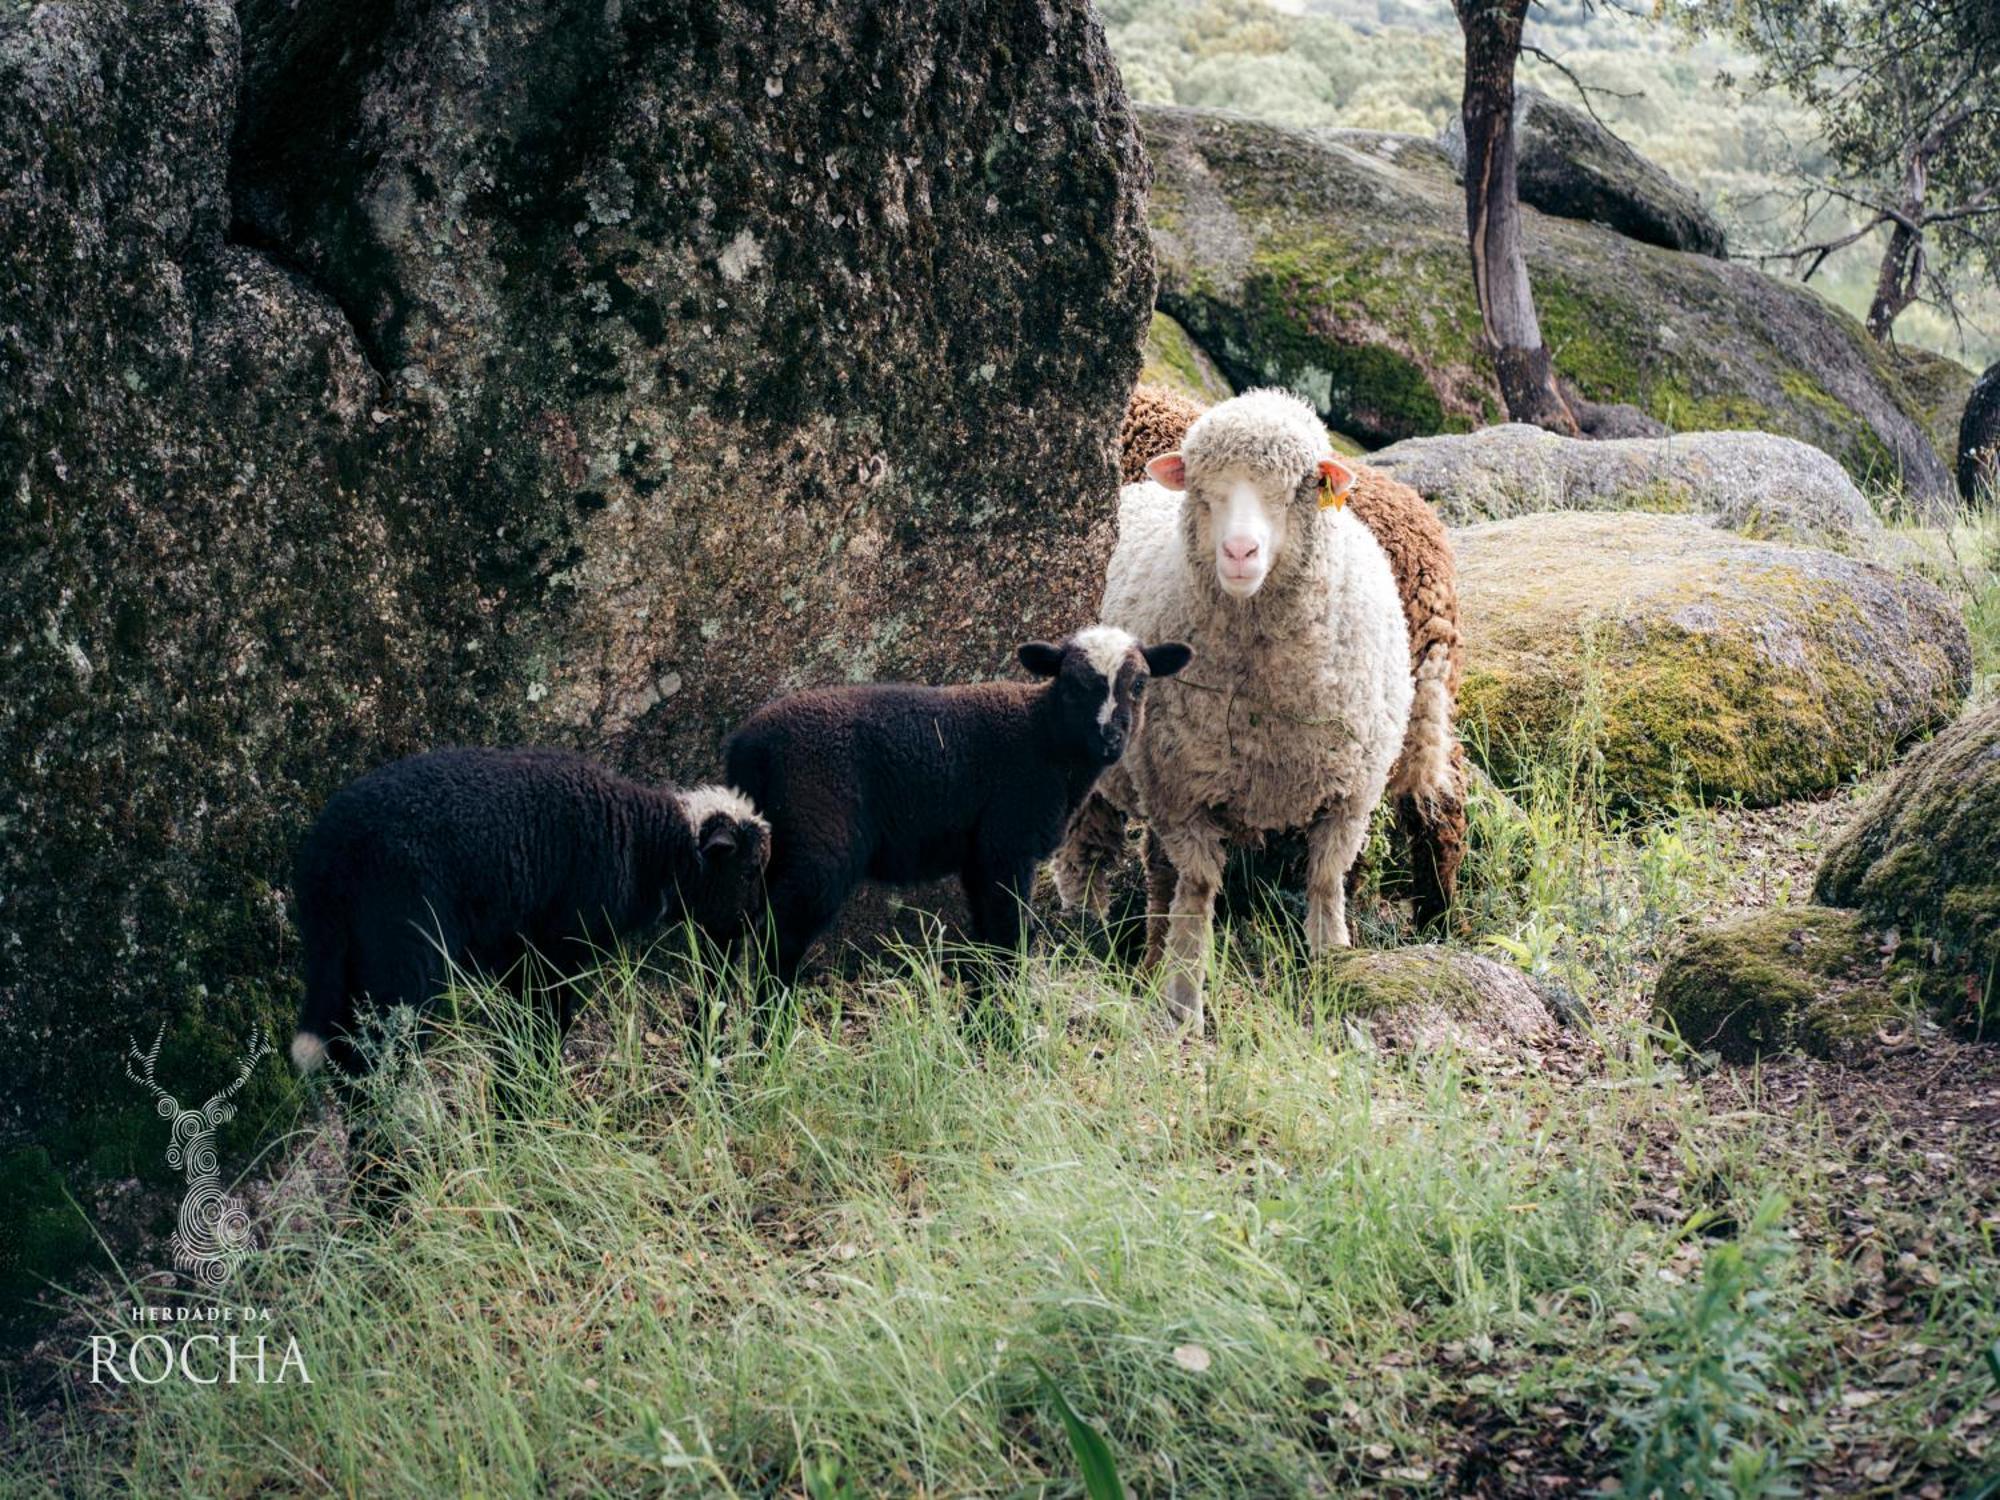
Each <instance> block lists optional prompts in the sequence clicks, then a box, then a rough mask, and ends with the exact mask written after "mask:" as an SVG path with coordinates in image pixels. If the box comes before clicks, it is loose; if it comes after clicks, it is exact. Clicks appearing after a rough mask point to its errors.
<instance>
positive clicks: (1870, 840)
mask: <svg viewBox="0 0 2000 1500" xmlns="http://www.w3.org/2000/svg"><path fill="white" fill-rule="evenodd" d="M1813 892H1814V895H1815V896H1816V897H1817V898H1818V899H1819V900H1821V901H1829V902H1836V903H1838V904H1840V905H1842V906H1854V907H1859V908H1860V909H1861V910H1863V911H1865V912H1867V913H1868V914H1869V916H1870V917H1871V918H1873V919H1874V920H1876V921H1878V922H1881V923H1885V924H1889V925H1892V926H1894V927H1895V928H1896V929H1897V930H1898V931H1899V932H1900V933H1901V934H1902V936H1903V938H1904V940H1905V941H1906V943H1908V944H1909V945H1911V946H1912V947H1913V948H1914V949H1915V950H1916V952H1917V954H1918V955H1919V956H1921V957H1923V958H1924V959H1926V960H1927V961H1928V962H1930V963H1931V964H1933V966H1934V967H1935V969H1936V970H1937V976H1936V977H1937V980H1938V983H1937V984H1935V985H1934V986H1933V988H1934V990H1935V991H1936V992H1937V993H1936V998H1937V999H1939V1000H1940V1001H1941V1002H1943V1003H1946V1004H1947V1005H1949V1006H1951V1007H1952V1008H1953V1009H1955V1010H1959V1009H1962V1010H1964V1011H1966V1012H1969V1013H1971V1014H1974V1015H1977V1014H1978V1013H1980V1012H1981V1011H1982V1010H1984V1009H1985V1008H1986V1007H1988V1006H1990V1005H1991V1004H1992V1003H1993V1002H1994V1001H1995V1000H1996V999H2000V703H1989V704H1987V705H1986V706H1985V707H1984V708H1981V709H1979V710H1977V711H1975V712H1973V713H1969V714H1967V715H1966V716H1965V717H1964V718H1962V719H1960V720H1959V721H1958V722H1957V723H1955V724H1953V725H1951V726H1950V727H1949V728H1948V729H1945V730H1943V731H1941V732H1940V733H1939V734H1938V736H1937V738H1936V739H1934V740H1932V741H1930V742H1929V743H1928V744H1926V745H1921V746H1919V747H1918V748H1917V749H1916V750H1915V751H1914V752H1912V754H1911V755H1910V757H1909V759H1908V760H1906V761H1904V762H1903V764H1902V765H1900V766H1898V767H1897V768H1896V772H1895V774H1894V775H1893V776H1891V777H1890V778H1889V781H1888V783H1887V784H1886V785H1885V786H1884V787H1883V788H1882V790H1881V791H1880V792H1878V793H1876V795H1875V797H1874V799H1873V800H1872V801H1870V802H1869V803H1868V805H1867V806H1866V807H1864V808H1863V809H1862V810H1861V812H1860V813H1859V814H1858V815H1857V816H1856V817H1855V819H1854V821H1853V822H1852V823H1850V824H1849V825H1848V826H1847V827H1846V828H1845V829H1844V830H1842V832H1841V834H1840V836H1839V837H1838V838H1837V839H1835V840H1834V842H1833V844H1832V846H1831V847H1830V848H1829V849H1828V850H1827V852H1826V857H1825V859H1824V860H1822V861H1821V863H1820V867H1819V874H1818V876H1817V877H1816V879H1815V881H1814V886H1813Z"/></svg>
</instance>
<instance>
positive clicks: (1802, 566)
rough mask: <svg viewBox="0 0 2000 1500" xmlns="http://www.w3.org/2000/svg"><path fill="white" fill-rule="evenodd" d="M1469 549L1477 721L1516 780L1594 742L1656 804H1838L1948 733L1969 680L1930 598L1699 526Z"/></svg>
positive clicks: (1887, 574) (1607, 531)
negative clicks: (1865, 778)
mask: <svg viewBox="0 0 2000 1500" xmlns="http://www.w3.org/2000/svg"><path fill="white" fill-rule="evenodd" d="M1452 548H1453V551H1454V552H1455V553H1456V554H1457V558H1458V570H1459V571H1458V598H1459V611H1460V626H1461V628H1462V630H1463V631H1464V635H1465V641H1466V653H1467V668H1466V676H1465V685H1464V688H1463V690H1462V691H1461V693H1460V695H1459V702H1460V705H1461V715H1460V718H1461V723H1462V725H1463V726H1464V727H1465V730H1466V733H1467V737H1468V740H1469V742H1470V743H1471V744H1472V745H1474V746H1475V747H1477V748H1478V749H1479V751H1480V753H1482V754H1483V755H1484V756H1485V758H1486V760H1487V762H1488V765H1489V768H1490V769H1492V770H1493V771H1494V772H1495V773H1496V774H1497V775H1499V776H1500V778H1501V779H1502V780H1503V781H1506V780H1509V779H1511V778H1513V777H1515V776H1517V775H1519V774H1520V773H1521V772H1522V770H1523V769H1524V767H1525V766H1526V765H1528V764H1530V763H1532V762H1533V761H1534V760H1535V759H1536V758H1537V757H1543V756H1547V755H1549V754H1550V753H1552V751H1553V750H1555V749H1556V747H1559V746H1563V745H1566V744H1568V743H1570V737H1572V736H1575V735H1578V734H1581V735H1583V736H1584V737H1585V739H1586V740H1587V746H1586V748H1587V749H1588V750H1589V751H1590V752H1591V754H1592V755H1593V756H1594V757H1595V758H1596V759H1597V762H1598V764H1599V765H1600V766H1601V770H1602V775H1603V778H1604V783H1605V786H1606V788H1607V789H1608V790H1609V791H1611V792H1612V793H1614V794H1616V795H1618V796H1620V797H1623V798H1625V799H1628V800H1630V801H1633V802H1636V803H1640V804H1645V805H1657V804H1662V803H1673V802H1679V801H1683V800H1686V799H1689V798H1696V797H1698V798H1702V799H1706V800H1714V799H1719V798H1730V797H1740V798H1742V799H1743V800H1744V801H1745V802H1747V803H1751V804H1753V805H1754V804H1763V803H1770V802H1776V801H1780V800H1782V799H1784V798H1787V797H1796V796H1802V795H1805V794H1808V793H1812V792H1819V791H1825V790H1827V789H1828V788H1831V787H1834V786H1838V785H1839V784H1840V783H1842V782H1843V781H1845V780H1847V779H1848V778H1850V777H1851V776H1853V775H1854V773H1855V770H1856V768H1857V767H1866V766H1875V765H1882V764H1884V763H1886V762H1887V761H1888V760H1889V759H1890V758H1891V757H1892V756H1893V755H1894V754H1895V752H1896V750H1897V748H1898V747H1899V746H1901V745H1903V744H1905V743H1906V742H1908V741H1909V740H1911V739H1913V738H1914V737H1916V736H1917V735H1920V734H1922V733H1924V732H1925V731H1926V730H1929V729H1932V728H1935V727H1936V726H1938V725H1940V724H1942V723H1945V722H1947V721H1948V720H1949V719H1950V718H1951V716H1952V714H1953V713H1954V712H1955V711H1956V710H1957V708H1958V705H1959V702H1960V701H1961V700H1962V699H1963V697H1964V695H1965V692H1966V688H1967V684H1968V680H1969V677H1970V673H1971V652H1970V647H1969V644H1968V641H1967V637H1966V630H1965V625H1964V623H1963V622H1962V621H1961V620H1960V619H1959V617H1958V615H1957V613H1956V612H1955V611H1954V610H1953V608H1952V606H1951V604H1950V602H1949V600H1947V599H1946V597H1945V596H1944V594H1943V593H1941V592H1940V591H1939V590H1938V589H1937V588H1936V587H1935V586H1933V585H1932V584H1930V583H1928V582H1925V581H1924V580H1922V579H1921V578H1918V577H1916V576H1914V575H1912V574H1908V573H1901V572H1897V571H1894V570H1891V569H1889V568H1885V567H1881V566H1877V565H1876V564H1873V563H1868V562H1862V561H1859V560H1857V559H1854V558H1850V557H1844V556H1841V555H1839V554H1836V553H1832V552H1825V551H1819V550H1816V549H1813V548H1807V547H1793V546H1786V545H1782V544H1779V543H1775V542H1760V541H1752V540H1750V539H1748V538H1745V537H1741V536H1735V535H1732V534H1731V533H1729V532H1726V531H1720V530H1717V529H1716V528H1714V527H1712V526H1709V525H1707V524H1705V523H1703V522H1702V521H1699V520H1697V519H1695V518H1694V517H1692V516H1673V515H1652V514H1646V513H1642V512H1625V513H1620V514H1605V513H1594V512H1587V511H1568V512H1561V513H1556V514H1547V515H1533V516H1519V517H1516V518H1514V519H1512V520H1507V521H1489V522H1485V523H1483V524H1481V525H1477V526H1469V527H1465V528H1463V529H1460V530H1456V531H1454V532H1453V533H1452Z"/></svg>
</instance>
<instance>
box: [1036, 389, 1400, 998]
mask: <svg viewBox="0 0 2000 1500" xmlns="http://www.w3.org/2000/svg"><path fill="white" fill-rule="evenodd" d="M1147 472H1148V473H1149V474H1150V475H1151V476H1152V479H1151V480H1149V481H1147V482H1144V483H1140V484H1130V485H1127V486H1125V488H1124V489H1123V490H1122V491H1121V492H1120V494H1119V507H1118V545H1117V547H1116V549H1115V550H1114V552H1113V553H1112V557H1111V563H1110V566H1109V567H1108V568H1107V570H1106V573H1105V583H1104V604H1103V608H1102V610H1101V611H1100V615H1099V618H1101V619H1102V620H1103V621H1104V622H1105V623H1107V624H1110V625H1116V626H1118V627H1119V628H1121V629H1124V630H1128V631H1130V632H1132V633H1133V634H1134V635H1136V636H1138V637H1139V638H1140V639H1142V640H1177V641H1185V642H1187V643H1188V644H1189V645H1190V646H1192V647H1193V648H1194V653H1195V661H1196V663H1197V665H1196V666H1195V667H1194V668H1193V669H1191V670H1190V671H1188V672H1186V673H1183V674H1182V675H1181V676H1180V677H1178V678H1176V679H1173V680H1172V681H1169V682H1162V683H1161V684H1160V687H1159V690H1158V692H1156V693H1155V695H1154V699H1153V706H1152V709H1151V713H1150V715H1149V719H1148V723H1147V725H1146V730H1145V733H1144V734H1142V735H1140V736H1139V737H1138V739H1137V741H1136V742H1135V744H1134V745H1133V746H1132V748H1131V749H1130V751H1129V752H1128V753H1127V754H1126V756H1125V758H1124V760H1122V761H1121V762H1120V763H1119V764H1118V765H1116V766H1114V767H1112V768H1111V769H1110V770H1109V771H1108V772H1107V773H1106V774H1105V775H1104V777H1103V778H1102V779H1100V781H1099V782H1098V785H1097V791H1096V794H1095V797H1094V799H1093V801H1092V802H1091V803H1087V804H1086V805H1085V807H1084V808H1083V809H1082V810H1081V811H1080V812H1079V814H1078V816H1077V818H1076V820H1075V821H1074V822H1073V823H1072V825H1071V828H1070V832H1069V838H1068V842H1067V843H1066V845H1065V847H1064V849H1063V851H1062V854H1061V855H1060V856H1059V858H1058V862H1057V867H1056V881H1057V888H1058V892H1059V894H1060V895H1061V896H1062V898H1063V901H1064V903H1065V904H1066V905H1072V906H1074V905H1076V904H1078V903H1079V902H1082V901H1088V900H1090V899H1092V897H1093V893H1094V891H1095V890H1099V889H1101V882H1099V881H1098V880H1097V878H1096V876H1097V872H1098V869H1099V867H1100V865H1101V864H1102V862H1103V861H1104V860H1105V859H1106V858H1107V857H1108V856H1112V855H1113V854H1114V853H1115V851H1116V850H1117V849H1118V848H1119V847H1120V846H1121V845H1122V822H1123V819H1122V817H1121V816H1120V814H1129V815H1133V816H1138V817H1142V818H1144V819H1145V820H1146V823H1147V829H1148V840H1147V876H1148V878H1147V888H1148V899H1147V954H1148V959H1149V961H1153V962H1158V961H1164V962H1165V963H1166V965H1167V979H1166V996H1167V1003H1168V1005H1169V1006H1170V1007H1171V1008H1172V1010H1173V1012H1174V1014H1175V1015H1176V1017H1178V1018H1179V1019H1180V1020H1182V1021H1183V1022H1184V1023H1186V1024H1187V1025H1189V1026H1190V1027H1192V1028H1193V1029H1195V1030H1197V1031H1198V1030H1199V1029H1200V1027H1201V1024H1202V987H1203V980H1204V975H1205V970H1206V967H1207V955H1208V942H1209V929H1210V925H1211V922H1212V920H1213V915H1214V910H1215V898H1216V893H1217V891H1218V890H1219V889H1220V887H1221V883H1222V872H1223V863H1224V859H1225V855H1226V852H1227V848H1228V846H1229V845H1230V844H1232V843H1255V842H1258V841H1260V840H1261V839H1262V838H1263V837H1264V836H1265V835H1266V834H1269V833H1273V832H1278V831H1282V830H1287V829H1294V828H1304V829H1306V830H1307V851H1308V854H1307V869H1306V941H1307V943H1308V944H1309V945H1310V947H1311V949H1312V951H1313V952H1314V953H1315V954H1318V953H1323V952H1325V951H1326V950H1328V949H1330V948H1336V947H1344V946H1346V944H1347V942H1348V931H1347V911H1346V892H1345V880H1346V875H1347V870H1348V867H1349V866H1350V865H1351V864H1353V862H1354V859H1355V856H1356V855H1357V854H1358V853H1359V852H1360V849H1361V845H1362V842H1363V841H1364V839H1365V838H1366V837H1367V833H1368V823H1369V818H1370V817H1371V815H1372V814H1373V812H1374V810H1375V805H1376V804H1377V803H1378V802H1379V801H1380V800H1381V798H1382V793H1383V788H1384V786H1385V784H1386V782H1387V780H1388V776H1389V770H1390V767H1391V766H1392V765H1393V764H1394V762H1395V760H1396V757H1397V754H1398V752H1399V751H1400V750H1401V748H1402V745H1403V738H1404V731H1405V728H1406V727H1407V724H1408V721H1409V715H1410V701H1411V695H1412V688H1411V679H1410V647H1409V633H1408V630H1407V628H1406V626H1405V624H1404V619H1403V607H1402V601H1401V598H1400V596H1399V595H1398V593H1397V588H1396V580H1395V576H1394V574H1393V573H1392V572H1391V570H1390V567H1389V562H1388V559H1387V557H1386V556H1385V555H1384V554H1383V551H1382V548H1381V547H1380V545H1379V544H1378V543H1377V542H1376V540H1375V538H1374V537H1373V536H1372V535H1370V533H1369V531H1368V528H1367V527H1365V526H1364V525H1362V524H1361V522H1360V521H1358V520H1357V519H1355V517H1354V516H1353V515H1352V514H1351V513H1350V512H1349V511H1348V510H1347V509H1346V508H1345V503H1344V500H1345V494H1346V491H1347V490H1348V489H1349V488H1350V487H1351V486H1352V484H1353V481H1354V476H1353V474H1352V472H1351V471H1350V470H1348V469H1347V468H1346V466H1345V465H1343V464H1342V463H1340V461H1339V460H1338V459H1337V458H1335V457H1334V455H1333V449H1332V445H1331V444H1330V443H1329V442H1328V440H1327V436H1326V429H1325V428H1324V427H1322V426H1321V425H1320V421H1319V418H1318V417H1317V416H1316V415H1315V414H1314V413H1313V411H1312V409H1311V408H1310V407H1308V406H1307V405H1306V404H1305V403H1304V402H1302V401H1300V400H1298V399H1297V398H1296V397H1294V396H1292V395H1290V394H1288V393H1286V392H1283V391H1275V390H1261V391H1251V392H1248V393H1246V394H1245V395H1242V396H1238V397H1236V398H1235V399H1233V400H1230V401H1225V402H1223V403H1222V404H1220V405H1219V406H1216V407H1214V408H1212V409H1211V410H1209V411H1208V412H1206V413H1204V414H1203V415H1202V416H1201V418H1200V419H1199V420H1197V421H1196V422H1195V423H1194V425H1193V426H1192V427H1190V428H1189V429H1188V433H1187V437H1186V440H1185V441H1184V442H1183V444H1182V447H1181V451H1180V452H1178V453H1169V454H1166V455H1164V456H1162V457H1160V458H1156V459H1154V460H1153V461H1152V463H1150V464H1149V465H1148V466H1147ZM1114 809H1115V810H1114Z"/></svg>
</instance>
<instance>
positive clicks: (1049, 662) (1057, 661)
mask: <svg viewBox="0 0 2000 1500" xmlns="http://www.w3.org/2000/svg"><path fill="white" fill-rule="evenodd" d="M1014 654H1015V655H1016V656H1018V657H1019V658H1020V659H1021V665H1022V666H1024V667H1026V668H1027V669H1028V675H1029V676H1031V677H1053V676H1055V675H1056V674H1057V673H1058V672H1060V671H1061V670H1062V647H1060V646H1051V645H1050V644H1049V643H1048V642H1047V641H1029V642H1028V643H1027V645H1025V646H1023V647H1021V649H1020V650H1018V651H1016V652H1015V653H1014Z"/></svg>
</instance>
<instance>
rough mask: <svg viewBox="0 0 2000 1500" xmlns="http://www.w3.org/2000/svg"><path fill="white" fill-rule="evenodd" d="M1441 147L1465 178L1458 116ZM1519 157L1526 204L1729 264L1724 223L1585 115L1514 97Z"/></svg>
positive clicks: (1518, 91) (1539, 98) (1533, 94)
mask: <svg viewBox="0 0 2000 1500" xmlns="http://www.w3.org/2000/svg"><path fill="white" fill-rule="evenodd" d="M1438 145H1439V146H1440V147H1441V148H1442V149H1443V151H1444V153H1445V155H1446V156H1448V157H1450V158H1451V163H1452V167H1453V169H1454V170H1455V171H1457V172H1458V173H1459V174H1460V175H1461V176H1462V175H1463V174H1464V172H1465V122H1464V120H1463V119H1461V118H1460V117H1459V116H1457V115H1453V116H1452V117H1451V119H1450V120H1449V121H1447V122H1446V124H1445V127H1444V129H1443V130H1442V131H1440V132H1439V134H1438ZM1514 149H1515V157H1516V160H1517V162H1518V168H1519V178H1520V194H1521V201H1522V202H1523V203H1526V204H1528V205H1530V206H1531V207H1534V208H1538V209H1540V210H1541V211H1542V212H1543V213H1545V214H1554V215H1555V216H1556V217H1558V218H1563V219H1587V220H1589V221H1590V222H1592V223H1595V224H1602V225H1603V226H1604V227H1605V228H1607V229H1615V230H1616V231H1617V232H1618V233H1620V234H1622V235H1625V236H1627V237H1628V238H1631V239H1635V240H1643V241H1645V242H1646V243H1647V244H1649V245H1659V246H1661V247H1662V248H1663V249H1667V250H1687V251H1690V252H1692V253H1694V254H1696V255H1709V256H1713V257H1715V258H1716V259H1717V260H1721V259H1723V258H1724V257H1726V256H1727V255H1728V254H1729V245H1728V242H1727V240H1726V238H1725V237H1724V235H1723V232H1722V221H1721V220H1719V219H1718V218H1716V217H1715V215H1714V214H1713V213H1711V212H1710V211H1709V210H1708V209H1707V208H1706V207H1705V206H1704V205H1703V204H1702V201H1701V200H1700V199H1699V198H1697V197H1696V196H1695V195H1694V194H1693V192H1691V191H1690V190H1689V189H1687V188H1685V187H1683V186H1682V185H1681V184H1680V183H1679V182H1676V181H1675V180H1674V179H1673V178H1672V177H1671V176H1669V175H1668V174H1667V173H1666V172H1665V171H1663V170H1662V169H1661V168H1660V167H1658V166H1655V165H1654V164H1653V163H1652V162H1650V161H1647V160H1646V158H1645V157H1643V156H1641V155H1640V154H1639V153H1638V152H1636V151H1634V150H1633V149H1632V148H1631V147H1630V146H1628V145H1626V144H1625V143H1624V142H1623V141H1621V140H1619V139H1618V137H1617V136H1615V135H1613V134H1612V133H1611V132H1610V131H1609V130H1607V129H1605V127H1604V126H1602V125H1600V124H1598V123H1597V121H1595V120H1593V119H1592V118H1591V117H1590V116H1589V115H1587V114H1586V113H1584V112H1583V111H1582V110H1580V109H1577V108H1575V107H1573V106H1571V105H1568V104H1563V103H1559V102H1558V101H1556V100H1554V99H1551V98H1550V97H1549V96H1548V95H1547V94H1545V93H1543V92H1542V91H1541V90H1540V89H1534V88H1526V87H1516V88H1515V90H1514Z"/></svg>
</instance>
